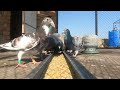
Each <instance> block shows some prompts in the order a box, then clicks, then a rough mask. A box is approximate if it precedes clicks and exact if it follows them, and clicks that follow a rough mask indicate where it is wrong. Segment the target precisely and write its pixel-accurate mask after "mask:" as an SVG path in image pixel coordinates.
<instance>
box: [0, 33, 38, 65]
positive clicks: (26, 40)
mask: <svg viewBox="0 0 120 90" xmlns="http://www.w3.org/2000/svg"><path fill="white" fill-rule="evenodd" d="M39 43H40V38H39V36H38V34H37V33H30V34H25V35H22V36H20V37H18V38H15V39H13V40H12V41H10V42H8V43H4V44H1V45H0V47H1V48H3V49H7V50H17V51H19V52H18V55H17V56H18V65H17V66H16V67H18V66H20V67H26V65H23V64H21V61H22V60H21V59H22V55H23V54H24V53H26V52H28V51H29V50H32V49H33V48H35V47H36V46H37V45H38V44H39Z"/></svg>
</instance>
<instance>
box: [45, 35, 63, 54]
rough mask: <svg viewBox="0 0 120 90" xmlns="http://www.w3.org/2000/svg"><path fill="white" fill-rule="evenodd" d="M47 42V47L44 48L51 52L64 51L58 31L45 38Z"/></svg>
mask: <svg viewBox="0 0 120 90" xmlns="http://www.w3.org/2000/svg"><path fill="white" fill-rule="evenodd" d="M44 43H46V44H45V48H44V50H45V51H47V52H49V51H51V52H54V53H59V52H62V50H63V49H62V48H63V43H62V41H61V40H60V38H59V34H58V33H54V34H52V35H49V36H47V37H46V38H45V41H44Z"/></svg>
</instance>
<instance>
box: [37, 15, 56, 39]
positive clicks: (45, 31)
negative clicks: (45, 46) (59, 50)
mask: <svg viewBox="0 0 120 90" xmlns="http://www.w3.org/2000/svg"><path fill="white" fill-rule="evenodd" d="M55 30H56V29H55V24H54V22H53V20H52V19H51V18H50V17H45V18H44V19H43V21H42V23H41V25H40V27H39V28H38V29H37V33H38V34H39V37H40V38H45V36H48V35H51V34H53V33H54V32H55Z"/></svg>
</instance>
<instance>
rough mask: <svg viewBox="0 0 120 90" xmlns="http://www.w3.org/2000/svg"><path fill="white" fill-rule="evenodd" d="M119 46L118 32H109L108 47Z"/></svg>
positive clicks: (119, 32)
mask: <svg viewBox="0 0 120 90" xmlns="http://www.w3.org/2000/svg"><path fill="white" fill-rule="evenodd" d="M118 46H120V30H112V31H109V47H118Z"/></svg>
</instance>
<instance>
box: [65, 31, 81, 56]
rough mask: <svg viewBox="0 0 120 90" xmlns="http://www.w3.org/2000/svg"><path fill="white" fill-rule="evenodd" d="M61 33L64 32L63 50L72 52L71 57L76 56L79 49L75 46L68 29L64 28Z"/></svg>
mask: <svg viewBox="0 0 120 90" xmlns="http://www.w3.org/2000/svg"><path fill="white" fill-rule="evenodd" d="M63 33H64V34H65V36H64V44H65V50H66V51H69V52H71V53H72V52H73V57H76V56H77V55H78V53H79V50H78V48H77V45H76V42H75V39H74V38H73V37H72V36H71V34H70V30H69V29H65V30H64V31H63Z"/></svg>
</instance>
